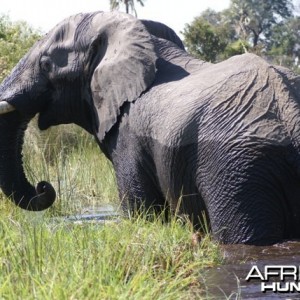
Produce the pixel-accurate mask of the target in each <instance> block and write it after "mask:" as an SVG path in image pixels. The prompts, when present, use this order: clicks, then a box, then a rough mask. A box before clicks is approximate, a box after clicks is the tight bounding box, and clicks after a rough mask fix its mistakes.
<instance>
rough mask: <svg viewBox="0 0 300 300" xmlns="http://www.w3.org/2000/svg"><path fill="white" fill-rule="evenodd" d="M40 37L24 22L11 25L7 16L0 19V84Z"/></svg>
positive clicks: (38, 33)
mask: <svg viewBox="0 0 300 300" xmlns="http://www.w3.org/2000/svg"><path fill="white" fill-rule="evenodd" d="M40 35H41V34H40V32H38V31H36V30H34V29H33V28H31V27H30V26H29V25H28V24H27V23H25V22H16V23H13V22H11V21H10V20H9V18H8V17H7V16H1V17H0V82H1V81H2V80H3V78H4V77H5V76H6V75H8V73H9V72H10V71H11V69H12V68H13V67H14V66H15V65H16V64H17V62H18V61H19V60H20V59H21V58H22V57H23V56H24V54H26V52H27V51H28V50H29V48H30V47H31V46H32V45H33V44H34V42H35V41H36V40H37V39H38V38H39V37H40Z"/></svg>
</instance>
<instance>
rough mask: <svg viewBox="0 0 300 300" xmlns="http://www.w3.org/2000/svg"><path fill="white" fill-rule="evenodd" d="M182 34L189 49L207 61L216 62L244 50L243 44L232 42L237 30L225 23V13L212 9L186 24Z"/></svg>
mask: <svg viewBox="0 0 300 300" xmlns="http://www.w3.org/2000/svg"><path fill="white" fill-rule="evenodd" d="M182 34H183V36H184V43H185V46H186V47H187V50H188V51H189V52H190V53H191V54H192V55H194V56H195V57H198V58H200V59H203V60H206V61H210V62H215V61H219V60H222V59H224V58H226V57H228V56H230V55H233V54H239V53H241V52H243V48H242V45H241V44H239V43H235V44H234V45H233V44H232V41H233V39H234V36H235V31H234V29H233V28H231V27H230V26H228V24H227V23H225V21H224V16H223V14H222V13H217V12H215V11H214V10H211V9H208V10H206V11H204V12H203V13H202V14H201V15H200V16H199V17H196V18H195V19H194V20H193V22H192V23H191V24H186V25H185V28H184V30H183V32H182ZM231 44H232V45H231Z"/></svg>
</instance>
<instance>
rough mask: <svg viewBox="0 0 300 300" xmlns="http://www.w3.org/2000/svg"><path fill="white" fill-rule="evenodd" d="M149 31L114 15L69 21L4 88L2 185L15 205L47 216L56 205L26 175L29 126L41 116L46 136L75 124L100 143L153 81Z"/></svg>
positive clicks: (50, 191) (0, 97) (0, 101)
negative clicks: (56, 128) (51, 129)
mask: <svg viewBox="0 0 300 300" xmlns="http://www.w3.org/2000/svg"><path fill="white" fill-rule="evenodd" d="M150 25H151V24H150ZM150 25H149V24H148V26H150ZM146 26H147V24H146V25H144V24H143V23H142V22H141V21H139V20H138V19H136V18H134V17H132V16H130V15H126V14H122V13H117V12H113V13H104V12H96V13H88V14H78V15H75V16H72V17H70V18H68V19H66V20H64V21H63V22H61V23H60V24H58V25H57V26H56V27H55V28H54V29H53V30H51V31H50V32H49V33H48V34H47V35H46V36H45V37H44V38H42V39H41V40H40V41H38V42H37V43H36V44H35V45H34V46H33V48H32V49H31V50H30V51H29V52H28V53H27V55H25V56H24V58H23V59H22V60H21V61H20V62H19V63H18V64H17V65H16V67H15V68H14V69H13V70H12V72H11V74H10V75H9V76H8V77H7V78H6V79H5V80H4V81H3V82H2V84H1V86H0V113H1V115H0V140H1V146H0V186H1V188H2V190H3V191H4V193H5V194H6V195H7V196H9V197H10V198H11V199H12V200H13V201H14V202H15V203H16V204H17V205H18V206H20V207H21V208H24V209H28V210H43V209H46V208H48V207H49V206H51V205H52V203H53V202H54V200H55V190H54V188H53V187H52V186H51V185H50V184H49V183H47V182H45V181H42V182H40V183H38V185H37V187H36V188H34V187H33V186H32V185H31V184H30V183H29V182H28V180H27V179H26V176H25V174H24V170H23V165H22V154H21V152H22V145H23V137H24V131H25V130H26V127H27V124H28V122H29V121H30V119H32V118H33V116H35V115H36V114H39V117H38V125H39V128H40V129H41V130H43V129H47V128H49V127H50V126H53V125H58V124H63V123H64V124H67V123H75V124H77V125H79V126H81V127H83V128H84V129H85V130H87V131H88V132H89V133H91V134H93V135H95V136H96V137H97V139H98V140H99V142H100V143H101V141H102V140H103V139H104V138H105V135H106V134H107V132H109V130H110V129H111V128H112V127H113V125H114V124H115V123H116V121H117V117H118V115H119V113H120V108H121V107H122V105H123V104H124V103H125V102H132V101H134V100H135V99H137V98H138V97H139V96H140V95H141V94H142V93H143V92H144V91H145V90H146V89H147V88H148V87H149V86H150V85H151V84H152V82H153V80H154V78H155V72H156V69H155V63H156V54H155V50H154V45H153V42H152V36H151V33H150V32H149V31H148V30H147V28H146Z"/></svg>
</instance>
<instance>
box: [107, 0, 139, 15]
mask: <svg viewBox="0 0 300 300" xmlns="http://www.w3.org/2000/svg"><path fill="white" fill-rule="evenodd" d="M136 2H138V3H139V4H140V5H141V6H144V0H136ZM121 5H125V11H126V13H127V14H129V12H130V11H131V13H133V14H134V15H135V16H137V12H136V9H135V1H134V0H110V9H111V10H114V9H117V10H118V9H120V6H121Z"/></svg>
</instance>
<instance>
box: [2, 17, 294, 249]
mask: <svg viewBox="0 0 300 300" xmlns="http://www.w3.org/2000/svg"><path fill="white" fill-rule="evenodd" d="M299 87H300V86H299V79H298V77H297V76H296V75H295V74H293V73H292V72H291V71H289V70H287V69H284V68H282V67H277V66H273V65H271V64H270V63H268V62H267V61H265V60H264V59H263V58H260V57H258V56H256V55H254V54H251V53H245V54H242V55H237V56H234V57H232V58H229V59H228V60H225V61H223V62H220V63H216V64H212V63H209V62H204V61H202V60H199V59H196V58H194V57H192V56H191V55H190V54H188V53H187V52H186V50H185V49H184V46H183V44H182V41H181V40H180V38H179V37H178V36H177V35H176V34H175V32H174V31H173V30H172V29H170V28H169V27H167V26H166V25H164V24H162V23H158V22H154V21H146V20H139V19H137V18H135V17H133V16H130V15H127V14H124V13H120V12H92V13H80V14H76V15H74V16H71V17H69V18H67V19H66V20H64V21H62V22H61V23H59V24H58V25H57V26H56V27H54V28H53V29H52V30H51V31H50V32H49V33H48V34H46V35H45V36H44V37H43V38H42V39H41V40H39V41H38V42H37V43H36V44H35V45H34V46H33V47H32V48H31V49H30V50H29V52H28V53H27V54H26V55H25V56H24V57H23V58H22V59H21V60H20V62H19V63H18V64H17V65H16V66H15V68H14V69H13V70H12V72H11V73H10V74H9V75H8V76H7V77H6V78H5V79H4V81H3V82H2V83H1V85H0V113H1V115H0V140H1V147H0V187H1V189H2V191H3V192H4V193H5V195H7V196H8V197H9V198H10V199H11V200H12V201H13V202H14V203H16V204H17V205H18V206H19V207H21V208H23V209H27V210H33V211H39V210H43V209H46V208H48V207H50V206H51V205H52V204H53V203H54V201H55V197H56V195H55V189H54V188H53V187H52V185H51V184H50V183H48V182H46V181H41V182H39V183H38V184H37V186H36V188H35V187H34V186H33V185H32V184H31V183H29V181H28V180H27V178H26V175H25V173H24V169H23V163H22V154H21V152H22V146H23V141H24V133H25V130H26V128H27V124H28V122H29V121H30V120H31V119H32V118H33V117H34V116H36V115H38V126H39V128H40V129H41V130H45V129H47V128H49V127H51V126H55V125H59V124H69V123H74V124H77V125H79V126H80V127H82V128H83V129H85V130H86V131H87V132H89V133H90V134H91V135H93V136H94V137H95V139H96V141H97V143H98V145H99V148H100V149H101V151H102V152H103V153H104V154H105V155H106V157H107V158H108V159H109V160H110V161H111V162H112V165H113V168H114V170H115V174H116V179H117V185H118V191H119V197H120V201H121V205H122V207H123V209H124V212H125V213H135V212H137V211H141V212H144V213H146V212H147V211H148V210H149V209H154V211H155V212H157V213H163V211H164V209H165V208H166V207H167V208H168V209H169V211H170V212H171V213H173V214H179V215H184V216H187V217H188V220H190V222H191V223H192V224H193V225H194V227H195V230H197V229H198V228H200V227H201V224H202V223H203V219H204V218H206V220H207V223H208V225H209V228H210V229H211V232H212V234H213V236H214V238H215V239H216V240H217V241H219V242H220V243H225V244H239V243H242V244H254V245H264V244H272V243H276V242H280V241H281V240H283V239H294V238H299V237H300V199H298V198H299V196H300V181H299V179H300V178H299V172H300V168H299V167H300V155H299V154H300V127H299V122H298V120H300V108H299V105H300V98H299V93H298V91H299Z"/></svg>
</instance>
